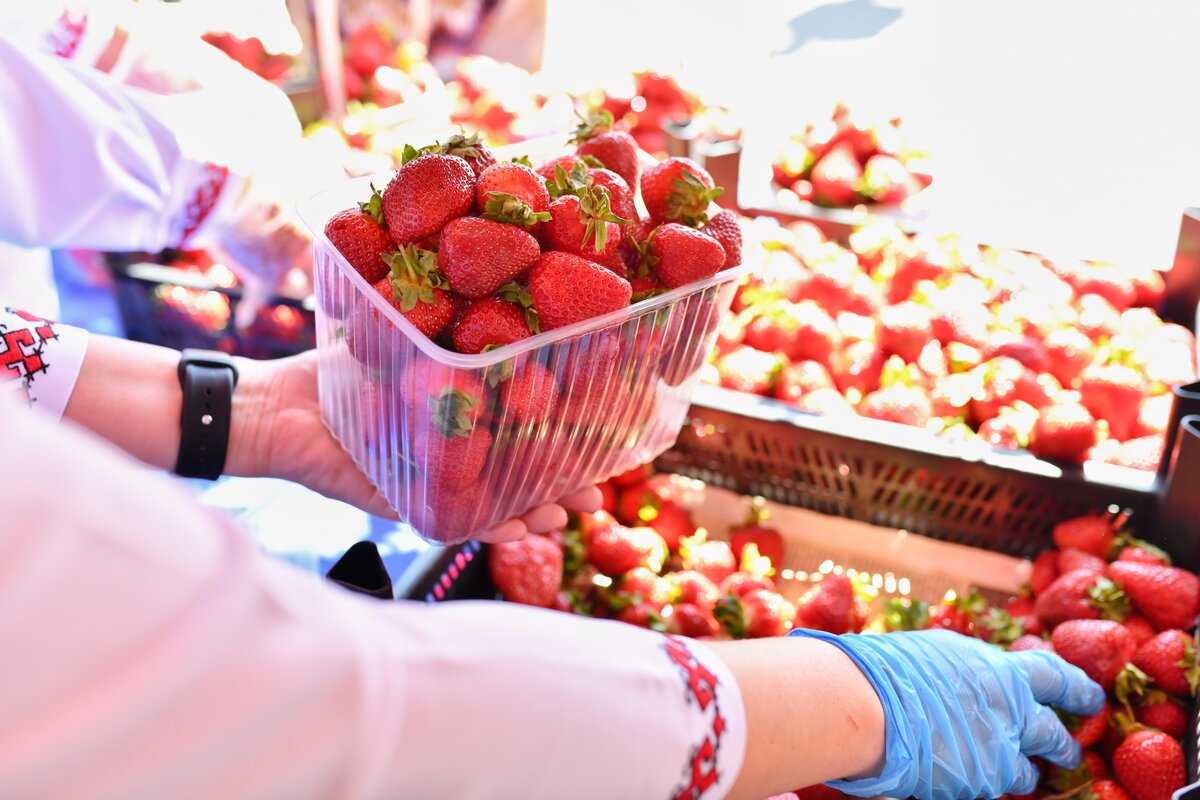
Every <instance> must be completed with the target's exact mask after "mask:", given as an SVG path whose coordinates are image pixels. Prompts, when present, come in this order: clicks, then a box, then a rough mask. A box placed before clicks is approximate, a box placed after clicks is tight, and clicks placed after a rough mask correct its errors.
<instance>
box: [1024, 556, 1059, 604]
mask: <svg viewBox="0 0 1200 800" xmlns="http://www.w3.org/2000/svg"><path fill="white" fill-rule="evenodd" d="M1058 574H1059V573H1058V553H1056V552H1054V551H1053V550H1047V551H1046V552H1044V553H1042V554H1040V555H1039V556H1038V557H1037V558H1035V559H1034V560H1033V571H1032V572H1031V574H1030V578H1029V585H1030V587H1031V588H1032V589H1033V593H1034V594H1035V595H1038V594H1041V593H1042V592H1044V591H1046V587H1047V586H1049V585H1050V584H1052V583H1054V580H1055V579H1056V578H1057V577H1058Z"/></svg>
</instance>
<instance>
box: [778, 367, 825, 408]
mask: <svg viewBox="0 0 1200 800" xmlns="http://www.w3.org/2000/svg"><path fill="white" fill-rule="evenodd" d="M832 388H834V387H833V378H832V377H830V375H829V370H827V369H825V367H823V366H822V365H821V364H820V363H818V362H816V361H798V362H796V363H794V364H789V365H788V366H786V367H784V369H783V372H782V374H780V376H779V382H778V383H777V384H776V385H775V396H776V397H777V398H779V399H780V400H783V401H785V402H788V403H795V402H796V401H797V400H799V399H800V398H801V397H803V396H804V395H806V394H808V393H809V392H812V391H815V390H817V389H832Z"/></svg>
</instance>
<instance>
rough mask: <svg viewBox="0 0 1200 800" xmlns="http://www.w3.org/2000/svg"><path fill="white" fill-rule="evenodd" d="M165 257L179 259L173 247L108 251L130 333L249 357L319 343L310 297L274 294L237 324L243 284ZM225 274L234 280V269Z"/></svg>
mask: <svg viewBox="0 0 1200 800" xmlns="http://www.w3.org/2000/svg"><path fill="white" fill-rule="evenodd" d="M164 257H165V258H168V259H171V260H175V259H174V258H172V256H171V254H169V253H168V254H165V255H164V254H160V255H159V256H154V257H151V256H144V255H137V254H129V253H108V254H106V255H105V261H106V263H107V265H108V268H109V272H110V273H111V274H112V277H113V283H114V290H115V295H116V300H117V309H118V311H119V312H120V315H121V323H122V325H123V326H124V328H125V335H126V336H127V337H129V338H130V339H134V340H135V341H139V342H149V343H150V344H161V345H163V346H165V347H173V348H175V349H179V350H182V349H184V348H187V347H196V348H202V349H207V350H220V351H222V352H226V353H229V354H231V355H239V356H245V357H247V358H282V357H284V356H290V355H295V354H296V353H301V352H304V351H305V350H311V349H312V348H313V347H314V346H315V345H316V329H315V315H314V312H313V307H312V303H311V301H307V302H306V301H304V300H298V299H292V298H287V297H275V298H272V299H271V300H269V301H268V302H267V303H265V304H264V305H263V306H262V307H261V308H260V309H259V310H258V313H257V314H256V316H255V318H254V320H253V322H251V324H250V325H249V326H247V327H246V328H243V329H237V328H235V326H234V318H235V315H236V313H237V308H238V304H239V303H240V302H241V299H242V293H241V290H240V289H239V288H237V287H236V286H231V285H224V284H223V283H218V282H216V281H214V280H212V279H211V278H210V277H209V276H208V275H207V274H206V273H205V272H204V271H202V270H198V269H190V268H189V269H186V270H184V269H181V268H179V267H178V266H174V265H171V264H164V263H159V261H160V260H161V259H163V258H164ZM189 266H191V265H189ZM227 277H229V278H230V280H233V279H232V273H228V275H227ZM226 283H228V281H227V282H226Z"/></svg>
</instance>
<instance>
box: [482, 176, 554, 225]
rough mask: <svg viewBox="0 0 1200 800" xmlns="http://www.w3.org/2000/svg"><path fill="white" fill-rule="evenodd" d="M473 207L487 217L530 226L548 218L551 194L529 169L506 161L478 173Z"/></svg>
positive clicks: (540, 179)
mask: <svg viewBox="0 0 1200 800" xmlns="http://www.w3.org/2000/svg"><path fill="white" fill-rule="evenodd" d="M475 207H476V208H478V209H479V210H480V211H481V212H483V213H484V216H486V217H487V218H488V219H494V220H496V221H497V222H508V223H512V224H514V225H520V226H521V227H523V228H532V227H534V226H535V225H537V224H538V223H539V222H545V221H546V220H548V219H550V216H549V209H550V193H549V192H547V191H546V183H545V182H544V181H543V180H542V178H541V176H539V175H538V174H537V173H536V172H534V171H533V170H532V169H530V168H529V167H527V166H525V165H524V164H518V163H516V162H513V161H505V162H502V163H500V164H495V165H493V166H491V167H488V168H487V169H486V170H484V171H483V174H482V175H480V176H479V183H478V184H477V185H476V186H475Z"/></svg>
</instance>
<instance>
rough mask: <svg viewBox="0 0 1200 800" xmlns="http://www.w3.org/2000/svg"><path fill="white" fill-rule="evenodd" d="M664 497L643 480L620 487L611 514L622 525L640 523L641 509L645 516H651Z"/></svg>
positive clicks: (641, 520) (641, 519)
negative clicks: (615, 507) (613, 511)
mask: <svg viewBox="0 0 1200 800" xmlns="http://www.w3.org/2000/svg"><path fill="white" fill-rule="evenodd" d="M664 499H665V498H664V497H662V496H661V495H660V494H659V493H658V491H657V490H656V489H655V488H654V487H653V486H651V485H650V484H649V483H646V482H645V481H643V482H641V483H636V484H633V485H632V486H626V487H622V489H621V491H620V494H619V495H618V496H617V510H616V512H615V513H614V514H613V516H615V517H616V518H617V521H618V522H620V523H621V524H622V525H642V524H644V523H645V520H644V519H643V518H642V514H643V510H644V512H645V514H646V516H652V515H653V513H654V512H655V511H656V510H657V507H658V504H659V503H661V502H662V501H663V500H664Z"/></svg>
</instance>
